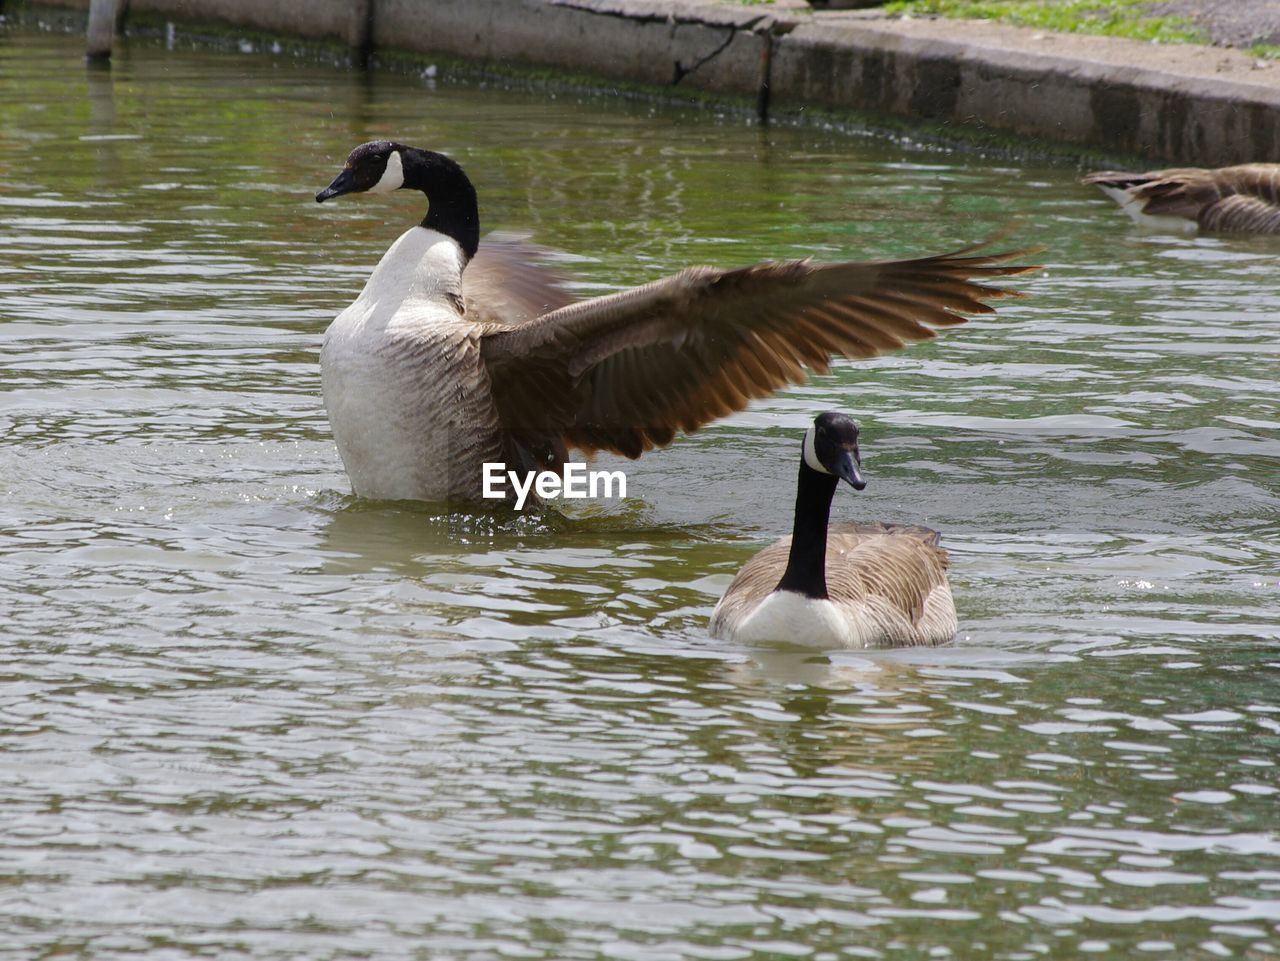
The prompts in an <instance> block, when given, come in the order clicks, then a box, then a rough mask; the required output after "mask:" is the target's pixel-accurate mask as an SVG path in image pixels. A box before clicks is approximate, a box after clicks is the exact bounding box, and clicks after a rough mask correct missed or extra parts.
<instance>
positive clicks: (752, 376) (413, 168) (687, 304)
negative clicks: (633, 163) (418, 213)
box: [316, 140, 1035, 501]
mask: <svg viewBox="0 0 1280 961" xmlns="http://www.w3.org/2000/svg"><path fill="white" fill-rule="evenodd" d="M398 189H409V190H421V191H422V192H423V193H425V194H426V195H427V201H428V206H427V214H426V217H425V218H424V219H423V221H422V223H421V224H420V225H418V226H416V227H411V228H410V229H409V230H408V231H406V232H405V233H404V234H402V235H401V236H400V238H399V239H398V240H397V241H396V242H395V243H393V244H392V245H391V247H390V249H388V250H387V252H386V254H384V255H383V257H382V260H381V261H380V262H379V263H378V265H377V266H376V267H375V268H374V270H373V273H372V275H371V276H370V277H369V280H368V283H366V285H365V287H364V289H363V290H362V291H361V292H360V295H359V296H358V297H357V298H356V299H355V301H354V302H353V303H352V304H351V305H350V306H349V307H347V308H346V309H345V310H344V311H342V313H341V314H339V315H338V317H337V319H336V320H334V322H333V323H332V324H331V325H330V327H329V329H328V331H327V332H326V334H325V338H324V345H323V347H322V349H321V354H320V362H321V379H322V385H323V391H324V400H325V406H326V408H327V410H328V414H329V422H330V424H331V426H332V429H333V434H334V438H335V440H336V442H337V446H338V451H339V453H340V454H341V457H342V461H343V464H344V466H345V467H346V470H347V474H348V475H349V476H350V478H351V485H352V489H353V490H354V492H355V493H356V494H357V495H360V496H363V497H371V498H385V499H416V500H435V501H439V500H464V501H467V500H469V501H478V500H480V498H481V494H482V491H483V487H482V465H483V464H485V463H489V462H504V463H505V464H506V465H507V467H508V469H511V468H513V467H514V468H516V469H519V470H522V471H528V470H533V469H542V470H551V471H556V470H559V469H560V468H561V466H562V465H563V463H564V460H565V458H566V456H567V448H568V447H569V446H573V447H577V448H580V449H581V450H583V451H585V452H588V453H590V452H592V451H598V450H608V451H614V452H617V453H619V454H623V455H625V456H627V457H638V456H639V455H640V454H642V453H643V452H644V451H647V450H650V449H651V448H653V447H659V446H662V445H665V444H667V443H669V442H670V441H671V440H672V439H673V438H674V437H675V435H676V433H677V432H679V431H692V430H696V429H697V428H698V427H700V426H702V425H703V424H705V423H707V422H708V421H710V420H713V419H715V418H717V417H722V416H724V415H725V414H728V413H731V412H733V411H735V410H740V409H742V408H743V407H745V406H746V405H747V403H748V402H749V401H750V400H752V399H753V398H756V397H763V396H765V395H767V394H769V393H771V392H772V391H774V390H776V389H778V388H779V387H782V386H784V385H786V384H792V383H799V382H802V381H803V380H804V379H805V367H806V366H808V367H810V368H812V369H814V370H817V371H819V372H821V373H826V372H827V371H828V369H829V364H830V361H831V358H832V356H833V355H842V356H847V357H874V356H876V355H877V354H881V353H884V352H886V351H890V350H897V349H898V348H900V347H903V346H904V345H905V344H907V343H908V342H911V341H919V340H926V339H928V338H930V337H933V336H934V334H935V330H934V328H936V327H943V326H949V325H953V324H960V323H963V322H964V318H963V317H960V316H958V312H961V311H964V312H968V313H991V312H993V310H994V308H992V307H990V306H988V305H987V304H986V303H984V300H986V299H993V298H997V297H1004V296H1009V295H1011V294H1013V293H1014V292H1013V291H1008V290H1003V289H1000V288H996V287H990V286H986V285H985V284H983V283H979V282H977V281H975V280H970V279H969V278H971V277H973V278H978V279H981V280H986V279H990V278H994V277H1001V276H1006V275H1010V274H1019V273H1023V272H1024V271H1028V270H1033V269H1035V268H1034V267H1028V266H1021V265H1010V264H1008V263H1005V262H1006V261H1008V260H1010V259H1012V258H1014V257H1016V256H1018V255H1020V254H1021V253H1023V251H1015V252H1011V253H999V254H988V253H978V252H976V251H977V250H978V248H977V247H968V248H965V249H963V250H957V251H954V252H952V253H947V254H941V255H938V256H933V257H922V258H920V259H917V260H900V261H881V262H868V263H835V264H814V263H811V262H810V261H808V260H793V261H779V262H766V263H761V264H756V265H755V266H751V267H743V268H738V269H734V270H717V269H714V268H711V267H689V268H686V269H685V270H682V271H680V272H679V273H676V274H673V275H671V276H669V277H666V278H663V279H661V280H655V281H653V282H651V283H647V284H644V285H642V286H640V287H635V288H632V289H630V290H624V291H621V292H619V293H614V294H608V295H606V296H603V297H594V298H591V299H590V300H584V301H580V302H578V303H573V304H569V305H567V306H559V305H558V304H557V303H554V302H550V301H546V300H544V301H542V302H537V301H536V298H537V297H538V296H540V295H542V294H544V293H545V291H544V290H543V289H542V288H541V287H539V286H538V284H537V283H532V284H526V285H525V286H526V288H527V289H526V290H525V294H526V295H527V296H525V297H524V299H523V301H522V303H523V307H517V308H515V309H512V310H508V309H507V308H505V307H501V306H500V307H499V308H498V309H496V310H489V311H487V312H486V311H483V310H480V309H477V308H475V306H474V305H473V304H472V303H469V298H468V281H467V280H465V279H464V276H465V274H464V271H465V272H466V274H470V272H471V271H472V270H473V269H475V266H476V265H477V264H479V263H481V262H482V260H483V257H484V253H483V251H484V248H483V247H481V245H480V223H479V215H478V212H477V204H476V192H475V188H474V187H473V185H472V183H471V181H470V180H469V179H468V178H467V176H466V174H464V173H463V171H462V168H461V167H460V166H458V164H457V163H456V162H454V161H453V160H451V159H450V158H449V157H446V156H445V155H443V154H440V153H436V152H434V151H431V150H421V149H418V148H415V147H409V146H405V145H404V144H400V143H394V142H390V141H385V140H380V141H374V142H371V143H366V144H362V145H361V146H359V147H357V148H356V149H355V150H353V151H352V152H351V155H350V156H349V157H348V158H347V162H346V165H345V166H344V167H343V169H342V171H341V172H340V173H339V174H338V176H337V177H336V178H334V180H333V182H332V183H331V184H330V185H329V186H328V187H326V188H325V189H324V190H322V191H320V192H319V193H318V194H316V200H317V201H320V202H323V201H325V200H328V199H330V198H332V197H337V196H340V195H343V194H349V193H356V192H361V191H366V192H370V193H384V192H389V191H392V190H398ZM477 251H480V253H477ZM468 264H470V265H471V266H468ZM490 266H491V267H492V266H493V264H492V261H491V262H490ZM526 279H527V278H526ZM530 291H532V293H530ZM530 296H532V297H533V298H534V300H533V301H530V300H529V297H530ZM518 299H519V298H518Z"/></svg>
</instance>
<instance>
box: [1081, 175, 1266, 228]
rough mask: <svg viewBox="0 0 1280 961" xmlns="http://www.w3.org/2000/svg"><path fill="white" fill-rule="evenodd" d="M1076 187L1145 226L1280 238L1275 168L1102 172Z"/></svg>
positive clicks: (1089, 176) (1086, 178)
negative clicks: (1094, 192) (1097, 193)
mask: <svg viewBox="0 0 1280 961" xmlns="http://www.w3.org/2000/svg"><path fill="white" fill-rule="evenodd" d="M1080 182H1081V183H1083V184H1090V185H1092V186H1095V187H1098V188H1099V189H1100V190H1101V191H1102V192H1103V193H1105V194H1106V195H1107V196H1108V197H1110V198H1111V199H1112V200H1114V201H1115V202H1116V203H1118V204H1119V205H1120V207H1121V209H1122V210H1124V212H1125V213H1127V214H1128V215H1129V216H1130V217H1131V218H1133V220H1134V222H1135V223H1138V224H1140V225H1142V226H1144V227H1155V228H1163V229H1172V230H1176V231H1179V232H1194V231H1195V230H1196V229H1197V228H1198V229H1201V230H1211V231H1223V232H1232V231H1234V232H1237V233H1255V234H1280V164H1269V163H1253V164H1239V165H1238V166H1234V167H1218V168H1216V169H1206V168H1202V167H1179V168H1172V169H1169V170H1149V171H1147V172H1145V173H1124V172H1121V171H1115V170H1102V171H1098V172H1096V173H1091V174H1089V175H1088V176H1086V177H1084V178H1083V179H1082V180H1081V181H1080Z"/></svg>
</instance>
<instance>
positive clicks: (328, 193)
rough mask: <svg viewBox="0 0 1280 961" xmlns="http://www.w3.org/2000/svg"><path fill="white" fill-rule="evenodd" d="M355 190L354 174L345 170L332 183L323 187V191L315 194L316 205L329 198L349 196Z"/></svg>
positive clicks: (347, 169)
mask: <svg viewBox="0 0 1280 961" xmlns="http://www.w3.org/2000/svg"><path fill="white" fill-rule="evenodd" d="M355 189H356V178H355V174H353V173H352V172H351V169H350V168H349V167H348V168H345V169H344V170H343V171H342V173H340V174H338V176H336V177H334V178H333V183H331V184H329V186H327V187H325V188H324V190H322V191H320V192H319V193H318V194H316V203H318V204H322V203H324V202H325V201H326V200H328V199H329V198H330V197H340V196H342V195H343V194H349V193H351V191H353V190H355Z"/></svg>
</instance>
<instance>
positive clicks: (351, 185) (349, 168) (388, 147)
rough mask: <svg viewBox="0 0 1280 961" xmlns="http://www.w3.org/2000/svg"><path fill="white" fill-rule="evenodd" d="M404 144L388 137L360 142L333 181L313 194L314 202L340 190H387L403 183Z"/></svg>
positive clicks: (397, 187) (396, 188) (359, 191)
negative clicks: (392, 140)
mask: <svg viewBox="0 0 1280 961" xmlns="http://www.w3.org/2000/svg"><path fill="white" fill-rule="evenodd" d="M405 149H406V148H405V146H404V144H398V143H393V142H391V141H390V140H373V141H370V142H369V143H362V144H361V145H360V146H358V147H356V149H355V150H353V151H351V154H350V156H348V157H347V162H346V164H345V166H343V168H342V172H341V173H339V174H338V176H336V177H334V178H333V183H331V184H329V186H327V187H325V188H324V190H322V191H320V192H319V193H318V194H316V203H318V204H322V203H324V202H325V201H326V200H328V199H329V198H330V197H341V196H342V195H343V194H355V193H362V192H364V191H366V190H367V191H372V192H373V193H389V192H390V191H392V190H398V189H399V188H400V187H403V186H404V154H405Z"/></svg>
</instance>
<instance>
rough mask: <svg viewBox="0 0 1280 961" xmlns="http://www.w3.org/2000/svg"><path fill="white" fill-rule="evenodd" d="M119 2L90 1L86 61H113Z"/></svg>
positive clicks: (107, 0)
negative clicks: (112, 47)
mask: <svg viewBox="0 0 1280 961" xmlns="http://www.w3.org/2000/svg"><path fill="white" fill-rule="evenodd" d="M117 2H118V0H89V29H88V31H87V32H86V34H87V41H88V44H87V46H86V48H85V59H87V60H89V61H91V62H92V61H97V62H101V61H104V60H110V59H111V46H112V44H113V43H114V41H115V36H116V5H117Z"/></svg>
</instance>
